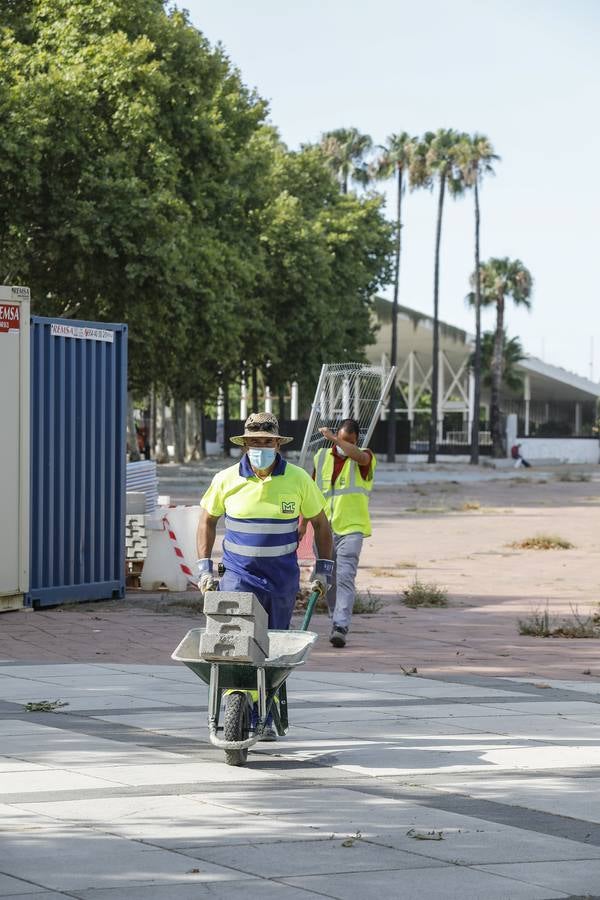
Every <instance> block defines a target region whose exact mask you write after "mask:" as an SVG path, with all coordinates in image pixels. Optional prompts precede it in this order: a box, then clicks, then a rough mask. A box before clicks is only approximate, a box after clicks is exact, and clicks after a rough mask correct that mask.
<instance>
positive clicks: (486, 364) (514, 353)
mask: <svg viewBox="0 0 600 900" xmlns="http://www.w3.org/2000/svg"><path fill="white" fill-rule="evenodd" d="M494 340H495V335H494V332H493V331H486V332H485V333H484V334H483V336H482V338H481V375H482V381H483V384H485V385H486V386H487V387H490V386H491V384H492V357H493V354H494ZM522 359H525V353H524V352H523V347H522V345H521V341H520V340H519V338H518V337H513V338H510V339H509V338H508V337H507V336H506V334H504V335H503V347H502V382H503V384H504V385H506V387H507V388H509V390H511V391H515V392H520V391H521V390H522V389H523V375H522V374H521V372H519V370H518V369H517V368H516V367H517V364H518V363H520V362H521V360H522ZM469 364H470V365H471V366H474V365H475V354H474V353H472V354H471V357H470V359H469Z"/></svg>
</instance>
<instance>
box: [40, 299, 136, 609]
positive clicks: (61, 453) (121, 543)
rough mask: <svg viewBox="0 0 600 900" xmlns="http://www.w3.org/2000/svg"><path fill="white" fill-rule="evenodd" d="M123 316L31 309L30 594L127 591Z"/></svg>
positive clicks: (49, 597) (50, 600)
mask: <svg viewBox="0 0 600 900" xmlns="http://www.w3.org/2000/svg"><path fill="white" fill-rule="evenodd" d="M126 413H127V326H126V325H108V324H104V323H102V324H98V323H90V322H77V321H72V320H65V319H46V318H41V317H39V316H34V317H32V319H31V557H30V588H29V594H28V596H27V604H28V605H30V606H49V605H53V604H56V603H60V602H62V601H65V600H69V601H73V600H100V599H106V598H115V597H123V596H124V595H125V466H126V446H127V445H126V441H127V437H126Z"/></svg>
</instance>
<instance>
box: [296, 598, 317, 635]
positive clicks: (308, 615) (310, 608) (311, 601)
mask: <svg viewBox="0 0 600 900" xmlns="http://www.w3.org/2000/svg"><path fill="white" fill-rule="evenodd" d="M320 596H321V595H320V593H319V591H313V592H312V594H311V595H310V597H309V598H308V603H307V605H306V612H305V613H304V619H303V620H302V625H301V626H300V631H308V626H309V625H310V620H311V619H312V614H313V613H314V611H315V606H316V605H317V600H318V599H319V597H320Z"/></svg>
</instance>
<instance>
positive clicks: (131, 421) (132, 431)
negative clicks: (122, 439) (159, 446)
mask: <svg viewBox="0 0 600 900" xmlns="http://www.w3.org/2000/svg"><path fill="white" fill-rule="evenodd" d="M127 446H128V447H129V462H137V461H138V460H139V458H140V451H139V450H138V443H137V431H136V428H135V416H134V413H133V394H132V393H131V391H129V392H128V393H127Z"/></svg>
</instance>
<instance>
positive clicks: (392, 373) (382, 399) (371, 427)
mask: <svg viewBox="0 0 600 900" xmlns="http://www.w3.org/2000/svg"><path fill="white" fill-rule="evenodd" d="M395 377H396V366H392V367H391V369H390V371H389V372H388V376H387V378H386V380H385V384H384V386H383V390H382V391H381V397H380V398H379V402H378V404H377V407H376V409H375V413H374V414H373V417H372V419H371V424H370V425H369V428H368V431H367V433H366V434H365V437H364V445H365V447H368V446H369V441H370V440H371V437H372V436H373V430H374V428H375V425H376V424H377V422H378V420H379V414H380V413H381V409H382V407H383V404H384V403H385V400H386V397H387V395H388V392H389V390H390V387H391V386H392V382H393V380H394V378H395Z"/></svg>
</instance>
